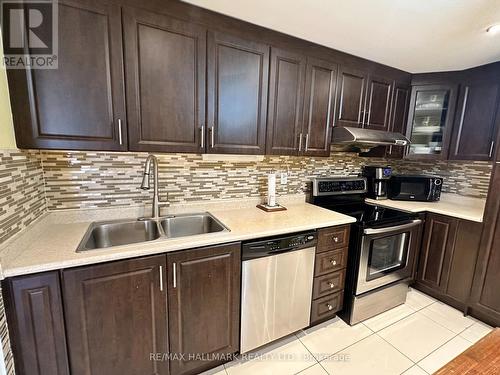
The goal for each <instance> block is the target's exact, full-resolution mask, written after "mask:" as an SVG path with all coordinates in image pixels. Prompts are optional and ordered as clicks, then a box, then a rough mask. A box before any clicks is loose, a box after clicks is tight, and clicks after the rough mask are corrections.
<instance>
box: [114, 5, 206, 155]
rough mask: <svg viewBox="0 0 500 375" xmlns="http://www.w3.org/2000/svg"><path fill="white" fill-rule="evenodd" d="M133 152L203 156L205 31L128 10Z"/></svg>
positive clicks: (125, 13)
mask: <svg viewBox="0 0 500 375" xmlns="http://www.w3.org/2000/svg"><path fill="white" fill-rule="evenodd" d="M123 27H124V41H125V67H126V72H127V74H126V77H127V109H128V123H129V126H128V130H129V148H130V150H133V151H163V152H198V153H199V152H203V151H204V143H205V138H204V137H205V134H202V132H204V121H205V95H206V93H205V69H206V56H205V53H206V29H205V28H203V27H200V26H197V25H195V24H193V23H186V22H181V21H178V20H175V19H173V18H170V17H167V16H164V15H160V14H154V13H150V12H147V11H143V10H138V9H134V8H124V11H123Z"/></svg>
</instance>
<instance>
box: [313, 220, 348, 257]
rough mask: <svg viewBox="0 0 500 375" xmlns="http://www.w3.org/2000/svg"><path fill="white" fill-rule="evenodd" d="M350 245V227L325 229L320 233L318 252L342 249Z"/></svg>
mask: <svg viewBox="0 0 500 375" xmlns="http://www.w3.org/2000/svg"><path fill="white" fill-rule="evenodd" d="M348 245H349V226H348V225H347V226H343V227H332V228H324V229H320V230H319V231H318V246H317V248H316V252H318V253H321V252H324V251H328V250H332V249H342V248H344V247H347V246H348Z"/></svg>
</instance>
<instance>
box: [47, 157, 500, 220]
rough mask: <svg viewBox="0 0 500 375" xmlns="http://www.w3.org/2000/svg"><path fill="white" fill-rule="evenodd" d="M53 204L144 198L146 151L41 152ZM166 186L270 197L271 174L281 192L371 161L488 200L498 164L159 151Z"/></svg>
mask: <svg viewBox="0 0 500 375" xmlns="http://www.w3.org/2000/svg"><path fill="white" fill-rule="evenodd" d="M40 157H41V160H42V166H43V172H44V178H45V193H46V199H47V207H48V209H49V210H58V209H68V208H95V207H109V206H120V205H133V204H144V203H149V202H150V201H151V194H152V193H151V192H150V191H142V190H140V189H139V186H140V184H141V179H142V171H143V165H144V161H145V159H146V157H147V154H146V153H119V152H67V151H41V153H40ZM158 158H159V175H160V178H159V179H160V181H159V188H160V195H161V198H162V199H163V200H166V199H167V198H168V200H169V201H170V202H172V203H182V202H189V201H203V200H213V199H234V198H245V197H257V196H264V195H265V193H266V182H267V173H269V172H270V171H272V170H275V171H282V172H287V173H288V183H287V184H286V185H281V184H279V179H278V184H277V193H278V195H283V194H300V193H307V192H308V191H309V181H310V179H311V178H312V177H316V176H325V175H337V176H343V175H357V174H359V173H360V171H361V169H362V167H363V166H364V165H366V164H389V165H392V166H393V168H394V170H395V172H396V173H407V174H409V173H415V174H431V175H439V176H442V177H444V178H445V182H444V186H443V190H444V192H450V193H456V194H461V195H466V196H473V197H481V198H484V197H486V195H487V192H488V184H489V179H490V173H491V163H488V162H413V161H393V160H384V159H380V158H362V157H359V156H358V155H357V154H354V153H332V154H331V156H330V157H329V158H311V157H293V156H269V157H267V156H266V157H264V160H262V161H251V162H249V161H214V160H203V157H202V156H201V155H193V154H159V155H158Z"/></svg>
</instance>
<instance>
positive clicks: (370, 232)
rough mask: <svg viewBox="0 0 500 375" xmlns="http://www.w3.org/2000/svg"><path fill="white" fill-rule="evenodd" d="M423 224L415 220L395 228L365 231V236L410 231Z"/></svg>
mask: <svg viewBox="0 0 500 375" xmlns="http://www.w3.org/2000/svg"><path fill="white" fill-rule="evenodd" d="M420 223H422V220H420V219H415V220H412V222H411V223H408V224H403V225H396V226H394V227H386V228H377V229H365V230H364V234H368V235H369V234H381V233H389V232H394V231H396V230H403V229H408V228H413V227H415V226H417V225H419V224H420Z"/></svg>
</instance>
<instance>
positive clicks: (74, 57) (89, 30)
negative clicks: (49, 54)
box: [8, 0, 127, 150]
mask: <svg viewBox="0 0 500 375" xmlns="http://www.w3.org/2000/svg"><path fill="white" fill-rule="evenodd" d="M58 12H59V14H58V20H59V21H58V22H59V34H58V35H59V37H58V40H59V48H58V59H57V60H58V68H57V69H45V70H43V69H26V70H13V69H9V70H8V79H9V85H10V92H11V95H10V98H11V104H12V113H13V120H14V124H15V130H16V140H17V145H18V147H20V148H55V149H88V150H126V148H127V128H126V127H127V119H126V115H125V95H124V83H123V58H122V55H123V51H122V30H121V12H120V7H119V6H117V5H112V4H107V3H105V2H102V1H93V0H80V1H70V0H61V1H59V6H58Z"/></svg>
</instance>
